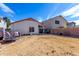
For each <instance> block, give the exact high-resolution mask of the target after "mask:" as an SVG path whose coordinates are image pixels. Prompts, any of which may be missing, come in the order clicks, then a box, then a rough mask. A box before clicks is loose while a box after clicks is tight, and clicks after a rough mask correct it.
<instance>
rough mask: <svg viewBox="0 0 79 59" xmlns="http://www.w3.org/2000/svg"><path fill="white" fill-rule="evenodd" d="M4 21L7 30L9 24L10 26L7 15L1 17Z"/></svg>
mask: <svg viewBox="0 0 79 59" xmlns="http://www.w3.org/2000/svg"><path fill="white" fill-rule="evenodd" d="M3 19H4V21H5V22H6V29H7V30H9V29H10V28H9V26H10V23H11V22H10V19H9V18H8V17H3Z"/></svg>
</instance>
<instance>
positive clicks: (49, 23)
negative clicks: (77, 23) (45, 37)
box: [43, 16, 67, 29]
mask: <svg viewBox="0 0 79 59" xmlns="http://www.w3.org/2000/svg"><path fill="white" fill-rule="evenodd" d="M55 20H58V21H59V22H60V24H55ZM43 23H44V24H45V25H46V26H47V27H48V28H51V29H55V28H58V27H61V26H62V27H64V28H66V27H67V22H66V20H64V18H63V17H58V16H57V17H55V18H51V19H48V20H46V21H44V22H43Z"/></svg>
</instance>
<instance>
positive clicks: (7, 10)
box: [0, 3, 15, 16]
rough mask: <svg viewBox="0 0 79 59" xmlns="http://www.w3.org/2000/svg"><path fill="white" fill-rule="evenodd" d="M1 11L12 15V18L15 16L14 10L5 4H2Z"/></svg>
mask: <svg viewBox="0 0 79 59" xmlns="http://www.w3.org/2000/svg"><path fill="white" fill-rule="evenodd" d="M0 9H1V10H2V11H4V12H6V13H9V14H11V16H12V15H13V14H15V13H14V11H13V10H11V9H10V8H9V7H8V6H6V5H5V4H3V3H0Z"/></svg>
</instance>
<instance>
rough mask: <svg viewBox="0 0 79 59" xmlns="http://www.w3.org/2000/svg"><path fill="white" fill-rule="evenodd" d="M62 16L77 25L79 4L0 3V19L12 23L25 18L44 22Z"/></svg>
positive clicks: (78, 21) (78, 23) (78, 22)
mask: <svg viewBox="0 0 79 59" xmlns="http://www.w3.org/2000/svg"><path fill="white" fill-rule="evenodd" d="M57 15H62V16H63V17H64V18H65V19H66V20H67V21H69V22H71V21H73V22H76V24H77V25H79V4H75V3H0V17H3V16H7V17H9V18H10V20H11V21H12V22H14V21H18V20H22V19H25V18H34V19H36V20H38V21H40V22H41V21H44V20H47V19H49V18H53V17H55V16H57Z"/></svg>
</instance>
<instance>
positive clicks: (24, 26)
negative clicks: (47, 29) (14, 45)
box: [11, 21, 39, 34]
mask: <svg viewBox="0 0 79 59" xmlns="http://www.w3.org/2000/svg"><path fill="white" fill-rule="evenodd" d="M29 27H34V32H33V34H38V33H39V30H38V23H37V22H34V21H22V22H18V23H14V24H11V29H12V30H14V31H19V32H20V33H21V34H29V33H30V32H29Z"/></svg>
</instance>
